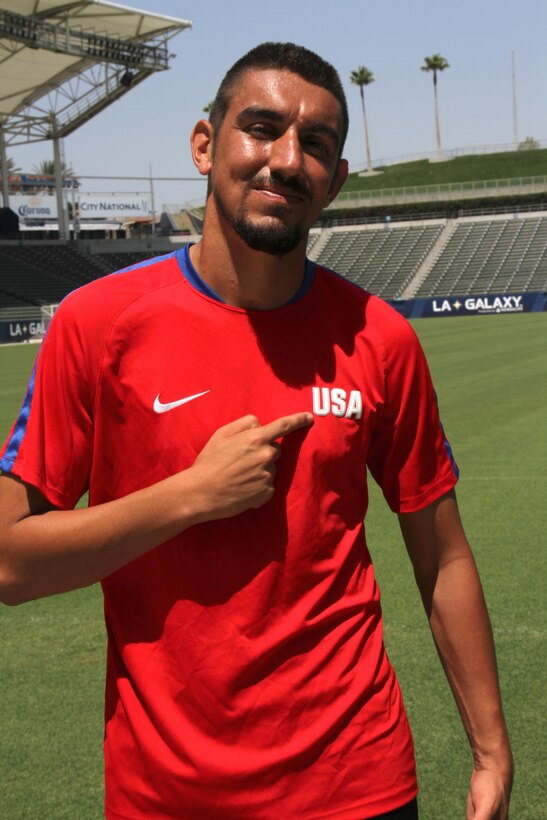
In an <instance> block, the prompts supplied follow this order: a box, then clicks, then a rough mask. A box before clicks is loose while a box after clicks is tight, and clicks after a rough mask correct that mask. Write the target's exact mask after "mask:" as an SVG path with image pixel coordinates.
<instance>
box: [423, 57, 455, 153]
mask: <svg viewBox="0 0 547 820" xmlns="http://www.w3.org/2000/svg"><path fill="white" fill-rule="evenodd" d="M445 68H450V66H449V64H448V62H447V61H446V60H445V58H444V57H443V56H442V54H432V55H431V57H424V64H423V66H421V69H422V71H432V72H433V95H434V99H435V131H436V134H437V157H440V156H441V154H442V148H441V129H440V127H439V101H438V99H437V72H438V71H444V70H445Z"/></svg>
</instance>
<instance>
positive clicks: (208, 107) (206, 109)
mask: <svg viewBox="0 0 547 820" xmlns="http://www.w3.org/2000/svg"><path fill="white" fill-rule="evenodd" d="M213 103H214V100H211V102H208V103H207V105H204V106H203V108H202V111H203V112H204V113H205V114H210V113H211V108H212V107H213Z"/></svg>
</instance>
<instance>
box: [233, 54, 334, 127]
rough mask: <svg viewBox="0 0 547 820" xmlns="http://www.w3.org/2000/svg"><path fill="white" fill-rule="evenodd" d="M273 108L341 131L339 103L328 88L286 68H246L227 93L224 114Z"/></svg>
mask: <svg viewBox="0 0 547 820" xmlns="http://www.w3.org/2000/svg"><path fill="white" fill-rule="evenodd" d="M248 108H254V109H263V110H270V111H275V112H277V113H278V114H281V115H282V116H284V117H286V118H287V119H290V120H295V121H296V120H298V121H300V122H302V123H303V124H307V123H318V122H319V123H320V122H323V123H325V124H327V125H330V126H332V127H333V128H335V129H336V130H337V131H338V133H339V134H340V133H341V131H342V110H341V107H340V103H339V102H338V100H337V99H336V97H335V96H334V94H332V93H331V92H330V91H327V89H326V88H323V87H322V86H319V85H315V84H314V83H311V82H308V81H307V80H305V79H304V78H303V77H301V76H300V75H299V74H294V73H293V72H292V71H288V70H286V69H273V68H271V69H270V68H267V69H248V70H247V71H245V73H244V74H243V75H242V76H241V77H240V78H239V80H238V81H237V83H236V85H235V87H234V88H233V90H232V93H231V95H230V102H229V105H228V109H227V112H226V116H227V117H232V116H233V117H237V116H238V115H239V114H240V113H241V112H242V111H245V109H248Z"/></svg>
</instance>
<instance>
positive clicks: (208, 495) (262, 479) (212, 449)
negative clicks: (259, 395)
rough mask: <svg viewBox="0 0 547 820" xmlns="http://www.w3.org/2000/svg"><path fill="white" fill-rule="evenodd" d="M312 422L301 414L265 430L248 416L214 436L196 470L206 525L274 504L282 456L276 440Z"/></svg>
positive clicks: (286, 417)
mask: <svg viewBox="0 0 547 820" xmlns="http://www.w3.org/2000/svg"><path fill="white" fill-rule="evenodd" d="M312 421H313V416H312V415H311V413H295V414H294V415H292V416H284V417H282V418H279V419H276V420H275V421H272V422H270V423H269V424H265V425H264V426H261V424H260V422H259V421H258V419H257V418H256V416H244V417H243V418H241V419H237V421H234V422H232V423H231V424H227V425H225V426H224V427H220V428H219V429H218V430H217V431H216V432H215V433H213V435H212V436H211V438H210V439H209V441H208V442H207V444H206V445H205V447H204V448H203V450H202V451H201V453H200V454H199V455H198V457H197V459H196V460H195V462H194V465H193V466H192V468H191V470H192V473H193V478H194V480H197V483H198V486H200V487H201V493H202V494H203V508H204V509H203V511H204V520H212V519H216V518H229V517H231V516H234V515H238V514H239V513H241V512H244V511H245V510H247V509H250V508H252V507H261V506H262V505H263V504H265V503H266V502H267V501H269V500H270V498H271V497H272V495H273V492H274V483H273V482H274V476H275V462H276V461H277V459H278V458H279V455H280V445H279V444H278V443H277V441H276V439H278V438H280V437H282V436H286V435H289V433H293V432H294V431H296V430H300V429H301V428H303V427H308V426H309V425H310V424H311V423H312Z"/></svg>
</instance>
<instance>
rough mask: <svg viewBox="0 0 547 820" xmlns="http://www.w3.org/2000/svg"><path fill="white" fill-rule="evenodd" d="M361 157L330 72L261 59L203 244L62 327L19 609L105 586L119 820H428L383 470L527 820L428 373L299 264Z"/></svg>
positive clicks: (10, 499) (428, 596) (2, 489)
mask: <svg viewBox="0 0 547 820" xmlns="http://www.w3.org/2000/svg"><path fill="white" fill-rule="evenodd" d="M346 131H347V108H346V102H345V98H344V93H343V90H342V87H341V84H340V80H339V78H338V75H337V74H336V72H335V71H334V69H333V68H332V67H331V66H330V65H328V64H327V63H325V62H324V61H323V60H321V59H320V58H319V57H317V55H315V54H313V53H311V52H309V51H307V50H306V49H303V48H300V47H297V46H294V45H292V44H271V43H267V44H263V45H262V46H259V47H257V48H256V49H254V50H253V51H251V52H250V53H249V54H248V55H246V56H245V57H243V58H242V59H241V60H239V61H238V62H237V63H236V64H235V65H234V66H233V67H232V69H230V71H229V72H228V74H227V75H226V77H225V78H224V80H223V82H222V84H221V87H220V89H219V92H218V94H217V97H216V100H215V103H214V106H213V109H212V112H211V118H210V122H208V121H204V120H201V121H200V122H198V123H197V125H196V127H195V129H194V131H193V134H192V139H191V145H192V153H193V158H194V162H195V164H196V166H197V168H198V170H199V171H200V173H201V174H204V175H206V176H207V177H208V182H209V189H208V199H207V209H206V216H205V222H204V229H203V238H202V240H201V242H199V243H198V244H196V245H192V246H190V247H186V248H185V249H183V250H182V251H177V252H176V253H174V254H169V255H167V256H165V257H161V258H159V259H157V260H154V261H152V262H149V263H145V264H144V265H138V266H135V267H134V268H129V269H127V270H125V271H122V272H120V273H118V274H116V275H113V276H111V277H107V278H105V279H103V280H100V281H98V282H94V283H92V284H91V285H89V286H86V287H85V288H82V289H80V290H79V291H76V292H75V293H73V294H72V295H70V296H69V297H68V298H67V299H66V300H65V302H64V303H63V305H61V307H60V308H59V311H58V312H57V315H56V317H55V319H54V320H53V322H52V325H51V326H50V329H49V331H48V334H47V337H46V339H45V341H44V343H43V346H42V351H41V353H40V355H39V358H38V361H37V365H36V367H35V371H34V373H33V376H32V379H31V384H30V386H29V391H28V394H27V397H26V398H25V403H24V406H23V410H22V412H21V415H20V417H19V419H18V420H17V421H16V423H15V425H14V428H13V430H12V433H11V434H10V437H9V439H8V441H7V443H6V445H5V448H4V451H3V454H2V460H1V461H0V467H1V468H2V469H3V470H4V471H5V475H3V476H2V478H1V479H0V523H1V541H0V587H1V589H2V597H3V600H4V601H6V602H7V603H19V602H20V601H24V600H28V599H31V598H36V597H40V596H43V595H49V594H53V593H57V592H62V591H65V590H68V589H72V588H75V587H79V586H85V585H87V584H91V583H93V582H95V581H97V580H101V581H102V585H103V590H104V594H105V617H106V624H107V631H108V638H109V648H108V673H107V693H106V734H105V760H106V816H107V817H108V818H109V819H112V820H114V819H116V820H117V819H118V818H167V817H180V818H192V820H198V818H199V820H202V818H207V819H208V820H209V818H237V820H239V819H240V818H252V819H253V820H254V819H255V818H264V819H265V820H273V819H274V818H275V820H278V818H295V819H296V818H298V820H300V819H301V818H305V819H308V820H311V818H331V820H334V819H335V818H337V819H338V820H342V818H343V819H344V820H357V819H358V818H360V819H361V818H372V817H397V818H412V817H416V816H417V813H416V801H415V797H416V791H417V788H416V780H415V771H414V758H413V750H412V739H411V736H410V731H409V728H408V723H407V720H406V717H405V713H404V709H403V706H402V702H401V696H400V691H399V688H398V684H397V681H396V679H395V676H394V673H393V670H392V668H391V666H390V664H389V661H388V660H387V657H386V654H385V650H384V647H383V643H382V624H381V613H380V605H379V593H378V589H377V586H376V583H375V580H374V574H373V569H372V566H371V562H370V557H369V554H368V551H367V548H366V544H365V539H364V529H363V519H364V516H365V513H366V507H367V491H366V476H365V474H366V467H368V468H369V470H370V472H371V474H372V475H373V476H374V478H375V479H376V480H377V481H378V482H379V484H380V485H381V487H382V489H383V491H384V494H385V496H386V499H387V500H388V503H389V504H390V506H391V507H392V509H393V510H394V511H396V512H398V513H399V516H400V521H401V528H402V532H403V536H404V540H405V542H406V545H407V548H408V552H409V554H410V558H411V560H412V562H413V565H414V570H415V574H416V579H417V582H418V585H419V588H420V592H421V595H422V598H423V601H424V605H425V608H426V611H427V614H428V616H429V619H430V622H431V626H432V629H433V633H434V637H435V640H436V642H437V645H438V647H439V652H440V655H441V659H442V662H443V665H444V667H445V669H446V672H447V676H448V678H449V681H450V684H451V686H452V689H453V691H454V695H455V697H456V700H457V703H458V707H459V709H460V713H461V715H462V720H463V722H464V725H465V728H466V730H467V732H468V735H469V739H470V743H471V746H472V750H473V755H474V770H473V774H472V778H471V786H470V790H469V798H468V806H467V817H468V818H474V820H486V818H506V817H507V806H508V801H509V792H510V787H511V776H512V762H511V752H510V748H509V743H508V740H507V734H506V730H505V725H504V720H503V715H502V711H501V704H500V697H499V691H498V683H497V674H496V668H495V658H494V649H493V643H492V636H491V631H490V626H489V622H488V616H487V614H486V609H485V605H484V601H483V597H482V591H481V587H480V582H479V579H478V576H477V572H476V568H475V564H474V562H473V558H472V555H471V552H470V549H469V545H468V543H467V540H466V537H465V535H464V532H463V529H462V526H461V523H460V520H459V516H458V510H457V506H456V501H455V497H454V493H453V487H454V484H455V483H456V478H457V476H456V468H455V464H454V461H453V459H452V457H451V454H450V451H449V448H448V445H447V442H446V441H445V439H444V436H443V433H442V428H441V426H440V422H439V419H438V415H437V408H436V402H435V397H434V394H433V390H432V386H431V382H430V378H429V373H428V370H427V365H426V363H425V359H424V356H423V353H422V351H421V349H420V346H419V344H418V342H417V340H416V337H415V335H414V333H413V332H412V330H411V329H410V327H409V326H408V324H407V323H406V322H405V321H404V320H403V319H401V318H400V317H399V316H398V315H397V314H396V313H395V312H394V311H392V310H391V309H390V308H389V307H388V306H387V305H385V304H384V303H383V302H381V301H380V300H378V299H375V298H374V297H371V296H369V295H368V294H366V293H365V292H364V291H362V290H360V289H359V288H357V287H356V286H354V285H352V284H351V283H349V282H347V281H346V280H344V279H342V278H341V277H339V276H337V275H336V274H333V273H332V272H330V271H327V270H325V269H322V268H320V267H318V266H315V265H313V264H311V263H310V262H307V261H306V259H305V252H306V240H307V235H308V231H309V228H310V227H311V225H313V223H314V222H315V220H316V218H317V216H318V215H319V213H320V211H321V209H322V208H324V207H325V206H326V205H327V204H328V203H329V202H330V201H331V200H332V199H333V198H334V197H335V196H336V194H337V192H338V191H339V190H340V188H341V186H342V185H343V183H344V180H345V178H346V175H347V164H346V162H345V161H344V160H342V159H341V152H342V148H343V143H344V138H345V135H346ZM88 487H89V491H90V507H89V508H88V509H84V510H74V509H72V508H73V507H74V505H75V503H76V501H77V500H78V498H79V497H80V496H81V495H82V493H83V492H84V491H85V490H86V489H87V488H88Z"/></svg>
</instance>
